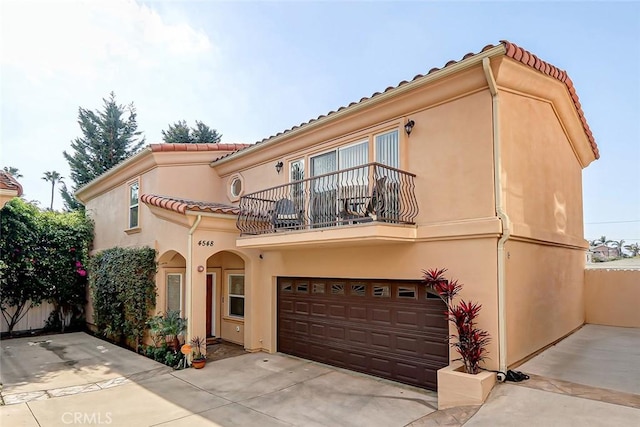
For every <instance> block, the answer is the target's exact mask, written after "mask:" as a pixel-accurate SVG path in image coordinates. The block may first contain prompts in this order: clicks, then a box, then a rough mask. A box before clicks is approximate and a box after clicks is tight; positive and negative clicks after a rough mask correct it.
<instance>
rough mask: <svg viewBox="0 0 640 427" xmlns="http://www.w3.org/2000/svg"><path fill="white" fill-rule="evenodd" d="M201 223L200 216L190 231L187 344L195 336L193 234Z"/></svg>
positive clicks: (185, 297) (185, 300) (186, 288)
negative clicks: (192, 303) (192, 273)
mask: <svg viewBox="0 0 640 427" xmlns="http://www.w3.org/2000/svg"><path fill="white" fill-rule="evenodd" d="M200 221H202V215H198V216H197V217H196V221H195V222H194V223H193V225H192V226H191V228H190V229H189V239H188V242H187V271H186V277H185V282H187V286H185V295H184V302H185V306H186V307H187V310H186V311H187V313H186V317H187V336H186V337H185V342H189V341H188V340H190V339H191V338H192V336H193V334H192V331H193V322H192V320H193V316H192V314H193V307H191V288H192V287H193V283H192V279H191V270H193V259H192V258H193V233H194V232H195V231H196V228H198V225H200Z"/></svg>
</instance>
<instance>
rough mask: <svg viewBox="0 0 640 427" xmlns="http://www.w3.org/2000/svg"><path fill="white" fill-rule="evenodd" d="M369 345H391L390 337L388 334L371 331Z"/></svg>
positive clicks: (385, 346)
mask: <svg viewBox="0 0 640 427" xmlns="http://www.w3.org/2000/svg"><path fill="white" fill-rule="evenodd" d="M371 345H372V346H374V347H380V348H389V346H391V337H390V335H389V334H384V333H381V332H372V333H371Z"/></svg>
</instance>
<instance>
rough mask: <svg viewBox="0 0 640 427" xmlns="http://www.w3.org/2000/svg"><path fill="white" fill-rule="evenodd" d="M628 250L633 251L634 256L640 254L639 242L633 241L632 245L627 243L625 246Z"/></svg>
mask: <svg viewBox="0 0 640 427" xmlns="http://www.w3.org/2000/svg"><path fill="white" fill-rule="evenodd" d="M624 248H625V249H626V250H628V251H629V252H631V256H632V257H636V256H638V255H639V254H640V244H638V243H633V244H631V245H625V247H624Z"/></svg>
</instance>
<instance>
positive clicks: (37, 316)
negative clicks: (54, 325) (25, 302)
mask: <svg viewBox="0 0 640 427" xmlns="http://www.w3.org/2000/svg"><path fill="white" fill-rule="evenodd" d="M53 309H54V307H53V304H50V303H48V302H46V301H43V302H42V304H40V305H38V306H36V307H31V308H30V309H29V311H28V312H27V314H26V315H25V316H24V317H23V318H22V319H20V321H19V322H18V323H17V324H16V326H14V328H13V332H20V331H30V330H32V329H42V328H44V325H45V323H46V322H47V319H48V318H49V314H51V312H52V311H53ZM10 313H11V312H10ZM8 331H9V325H7V322H6V321H5V320H4V317H3V316H2V315H0V332H8Z"/></svg>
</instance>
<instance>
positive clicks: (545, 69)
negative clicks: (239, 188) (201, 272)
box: [218, 40, 600, 160]
mask: <svg viewBox="0 0 640 427" xmlns="http://www.w3.org/2000/svg"><path fill="white" fill-rule="evenodd" d="M500 45H502V46H504V48H505V50H506V52H505V53H504V55H506V56H508V57H510V58H512V59H514V60H516V61H519V62H521V63H523V64H525V65H527V66H529V67H531V68H533V69H535V70H537V71H539V72H541V73H543V74H546V75H548V76H551V77H553V78H555V79H557V80H559V81H561V82H562V83H564V84H565V85H566V87H567V90H568V91H569V95H570V96H571V98H572V100H573V103H574V104H575V107H576V112H577V113H578V116H579V117H580V120H581V121H582V126H583V127H584V131H585V134H586V135H587V138H588V139H589V142H590V144H591V149H592V150H593V154H594V155H595V157H596V159H599V158H600V153H599V151H598V146H597V145H596V142H595V139H594V137H593V134H592V133H591V130H590V129H589V125H588V124H587V119H586V118H585V116H584V112H583V111H582V106H581V105H580V101H579V99H578V95H577V94H576V90H575V88H574V87H573V82H572V81H571V79H570V78H569V76H568V75H567V72H566V71H563V70H560V69H559V68H557V67H555V66H553V65H551V64H549V63H548V62H545V61H543V60H541V59H540V58H538V57H537V56H535V55H534V54H532V53H531V52H529V51H527V50H525V49H523V48H521V47H519V46H517V45H516V44H514V43H511V42H509V41H507V40H501V41H500V43H499V44H497V45H491V44H490V45H487V46H485V47H483V48H482V50H481V51H480V52H477V53H474V52H469V53H467V54H466V55H464V56H463V57H462V59H460V61H455V60H451V61H449V62H447V63H446V64H444V66H443V67H442V68H437V67H435V68H432V69H430V70H429V71H428V72H427V73H426V74H418V75H416V76H415V77H414V78H413V79H411V80H410V81H407V80H403V81H401V82H400V83H398V84H397V85H396V86H389V87H387V88H386V89H385V90H384V91H383V92H376V93H374V94H373V95H371V96H369V97H366V96H365V97H364V98H361V99H360V100H359V101H355V102H352V103H350V104H349V105H347V106H342V107H340V108H338V109H337V110H334V111H329V112H328V113H327V114H323V115H320V116H318V117H317V118H315V119H311V120H309V121H307V122H303V123H300V124H299V125H297V126H293V127H292V128H290V129H287V130H285V131H282V132H278V133H277V134H275V135H271V136H269V137H267V138H264V139H262V140H260V141H257V142H256V143H255V144H249V145H251V146H253V145H256V144H262V143H265V142H268V141H270V140H272V139H273V138H276V137H279V136H281V135H284V134H286V133H288V132H291V131H293V130H296V129H299V128H301V127H304V126H306V125H309V124H311V123H313V122H315V121H318V120H320V119H323V118H325V117H328V116H331V115H333V114H335V113H337V112H339V111H342V110H345V109H347V108H350V107H353V106H354V105H358V104H360V103H362V102H365V101H368V100H370V99H373V98H376V97H377V96H380V95H382V94H383V93H387V92H389V91H392V90H395V89H397V88H399V87H401V86H403V85H405V84H407V83H410V82H413V81H416V80H419V79H422V78H424V77H426V76H428V75H430V74H432V73H435V72H437V71H440V70H442V69H445V68H447V67H450V66H452V65H453V64H456V63H458V62H461V61H464V60H465V59H468V58H471V57H473V56H475V55H478V54H480V53H483V52H486V51H488V50H490V49H493V48H496V47H498V46H500ZM242 150H243V149H239V150H238V152H242ZM234 154H236V153H230V154H227V155H225V156H222V157H221V158H220V159H218V160H221V159H224V158H227V157H232V156H233V155H234Z"/></svg>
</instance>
